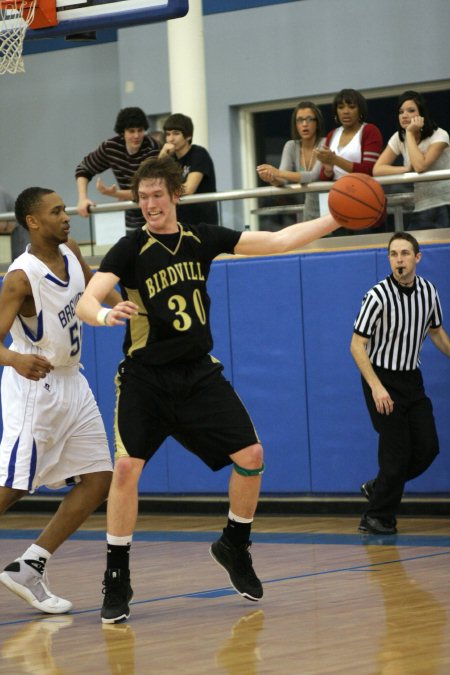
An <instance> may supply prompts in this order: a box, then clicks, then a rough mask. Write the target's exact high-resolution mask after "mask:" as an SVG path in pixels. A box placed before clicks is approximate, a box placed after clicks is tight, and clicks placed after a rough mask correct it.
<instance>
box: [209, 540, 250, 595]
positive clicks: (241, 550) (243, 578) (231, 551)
mask: <svg viewBox="0 0 450 675" xmlns="http://www.w3.org/2000/svg"><path fill="white" fill-rule="evenodd" d="M250 546H251V541H248V542H247V543H246V544H242V545H241V546H233V544H232V543H231V542H230V541H229V540H228V539H227V537H226V536H225V535H222V536H221V537H220V539H218V540H217V541H215V542H214V544H212V545H211V548H210V549H209V552H210V554H211V556H212V558H213V559H214V560H215V561H216V563H218V564H219V565H221V566H222V567H223V568H224V569H225V570H226V571H227V572H228V576H229V578H230V582H231V585H232V586H233V588H234V589H235V590H236V591H237V592H238V593H240V595H242V596H243V597H244V598H247V600H253V601H255V602H256V601H257V600H260V599H261V598H262V596H263V587H262V584H261V582H260V580H259V579H258V577H257V576H256V574H255V570H254V569H253V565H252V556H251V555H250V553H249V548H250Z"/></svg>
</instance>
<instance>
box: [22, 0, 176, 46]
mask: <svg viewBox="0 0 450 675" xmlns="http://www.w3.org/2000/svg"><path fill="white" fill-rule="evenodd" d="M188 9H189V1H188V0H56V16H57V19H58V24H57V25H56V26H52V27H50V28H39V29H37V30H32V29H28V30H27V32H26V38H25V39H27V40H36V39H39V38H53V37H58V36H64V35H68V36H70V35H72V34H74V35H76V34H80V33H88V32H92V31H96V30H101V29H103V28H124V27H128V26H138V25H140V24H145V23H156V22H158V21H166V20H167V19H175V18H177V17H181V16H184V15H185V14H187V12H188Z"/></svg>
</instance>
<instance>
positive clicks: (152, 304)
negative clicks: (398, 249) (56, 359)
mask: <svg viewBox="0 0 450 675" xmlns="http://www.w3.org/2000/svg"><path fill="white" fill-rule="evenodd" d="M133 190H134V198H135V199H136V201H138V202H139V205H140V207H141V210H142V214H143V216H144V218H145V221H146V225H145V226H144V227H143V228H142V229H139V230H137V231H136V232H134V233H133V234H132V235H131V236H130V235H129V236H128V237H123V238H122V239H120V240H119V241H118V242H117V244H115V246H113V248H112V249H111V250H110V251H109V252H108V253H107V254H106V256H105V258H104V259H103V261H102V263H101V265H100V269H99V271H98V272H97V274H95V275H94V278H93V280H92V281H91V282H90V283H89V285H88V287H87V288H86V291H85V293H84V294H83V296H82V297H81V299H80V301H79V302H78V305H77V314H78V315H79V316H80V318H81V319H83V320H84V321H86V322H87V323H90V324H92V325H94V326H96V325H97V326H98V325H107V326H115V325H121V324H123V323H124V322H125V320H129V321H127V328H126V335H125V342H124V352H125V359H124V360H123V361H122V363H121V364H120V366H119V372H118V377H117V406H116V410H117V412H116V415H117V418H116V432H115V444H116V454H115V468H114V474H113V482H112V487H111V491H110V494H109V499H108V514H107V530H108V532H107V545H108V546H107V551H108V553H107V570H106V573H105V578H104V582H103V583H104V586H105V591H104V592H105V597H104V603H103V608H102V621H103V622H104V623H116V622H119V621H124V620H125V619H127V618H128V616H129V607H128V603H129V601H130V599H131V597H132V590H131V585H130V576H129V568H128V558H129V549H130V544H131V539H132V534H133V531H134V527H135V523H136V517H137V511H138V481H139V477H140V475H141V472H142V470H143V468H144V465H145V463H146V462H147V461H148V460H149V459H150V458H151V457H152V455H153V454H154V453H155V452H156V450H157V449H158V447H159V446H160V445H161V443H162V442H163V441H164V439H165V438H166V437H167V436H168V435H171V436H173V437H174V438H175V439H176V440H177V441H179V442H180V443H181V444H182V445H183V446H184V447H186V448H187V449H189V450H190V451H192V452H193V453H195V454H196V455H197V456H198V457H199V458H200V459H202V460H203V461H204V462H205V463H206V464H207V465H208V466H209V467H210V468H211V469H212V470H213V471H217V470H219V469H221V468H223V467H224V466H226V465H228V464H233V470H232V471H231V478H230V485H229V497H230V511H229V517H228V523H227V525H226V527H225V528H224V530H223V534H222V536H221V537H220V539H219V540H218V541H216V542H215V543H214V544H212V546H211V549H210V552H211V555H212V557H213V558H214V559H215V560H216V562H218V563H219V564H220V565H222V567H224V568H225V569H226V571H227V572H228V574H229V577H230V581H231V583H232V585H233V586H234V588H235V589H236V590H237V591H238V593H240V594H241V595H243V596H244V597H246V598H248V599H249V600H258V599H260V598H261V597H262V595H263V589H262V585H261V582H260V581H259V579H258V577H257V576H256V574H255V572H254V570H253V566H252V559H251V556H250V553H249V547H250V530H251V523H252V521H253V516H254V513H255V510H256V506H257V502H258V497H259V490H260V485H261V474H262V473H263V470H264V464H263V449H262V446H261V444H260V442H259V439H258V436H257V434H256V431H255V429H254V427H253V424H252V421H251V419H250V417H249V415H248V413H247V411H246V409H245V407H244V406H243V404H242V402H241V400H240V399H239V397H238V396H237V394H236V393H235V392H234V390H233V388H232V386H231V385H230V383H229V382H228V381H227V380H226V379H225V378H224V377H223V375H222V365H221V364H220V363H219V362H218V361H217V360H216V359H214V358H213V357H212V356H210V354H209V352H210V350H211V348H212V337H211V330H210V325H209V305H210V300H209V296H208V293H207V289H206V281H207V278H208V273H209V270H210V266H211V262H212V260H213V259H214V258H215V257H216V256H218V255H219V254H220V253H237V254H243V255H260V254H261V255H265V254H276V253H283V252H286V251H290V250H293V249H296V248H298V247H300V246H302V245H303V244H305V243H307V242H310V241H312V240H314V239H317V238H319V237H321V236H323V235H325V234H328V233H329V232H332V231H333V230H335V229H336V228H337V227H339V225H338V224H337V223H336V222H335V221H334V220H333V218H332V217H331V216H324V217H322V218H318V219H317V220H313V221H310V222H304V223H298V224H296V225H292V226H290V227H287V228H285V229H284V230H280V231H279V232H251V231H250V232H249V231H245V232H238V231H235V230H231V229H227V228H222V227H217V226H214V225H206V224H198V225H189V226H187V225H185V224H183V223H179V222H177V217H176V205H177V203H178V200H179V198H180V196H181V194H182V192H183V186H182V173H181V169H180V167H179V165H178V164H176V163H175V162H173V161H172V159H170V158H162V159H155V158H151V159H149V160H147V161H145V162H143V164H142V165H141V166H140V168H139V169H138V171H137V173H136V175H135V179H134V184H133ZM117 283H119V284H120V287H121V290H122V296H123V298H124V299H125V303H124V302H122V303H120V304H119V305H117V306H116V307H115V308H113V309H112V310H109V309H107V308H106V307H102V305H101V303H102V302H103V300H104V298H105V297H106V295H107V294H108V292H109V290H110V289H112V288H114V286H115V285H116V284H117Z"/></svg>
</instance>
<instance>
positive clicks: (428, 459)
mask: <svg viewBox="0 0 450 675" xmlns="http://www.w3.org/2000/svg"><path fill="white" fill-rule="evenodd" d="M374 370H375V372H376V374H377V375H378V377H379V378H380V381H381V382H382V384H383V386H384V387H385V388H386V389H387V391H388V392H389V394H390V396H391V398H392V400H393V401H394V409H393V412H392V413H391V414H390V415H381V414H380V413H378V412H377V409H376V407H375V402H374V400H373V396H372V390H371V389H370V387H369V386H368V384H367V383H366V381H365V380H364V379H362V384H363V390H364V396H365V399H366V404H367V408H368V410H369V413H370V417H371V420H372V424H373V426H374V428H375V430H376V431H377V432H378V435H379V441H378V465H379V471H378V475H377V478H376V481H375V486H374V491H373V495H372V497H371V499H370V502H369V508H368V509H367V511H366V515H369V516H372V517H373V518H379V519H381V520H383V521H388V522H395V516H396V513H397V512H398V508H399V506H400V502H401V499H402V495H403V489H404V485H405V483H406V481H408V480H412V479H413V478H417V476H420V475H421V474H422V473H423V472H424V471H426V469H428V467H429V466H430V465H431V463H432V462H433V460H434V459H435V457H436V456H437V455H438V454H439V440H438V436H437V432H436V424H435V421H434V415H433V407H432V405H431V401H430V399H429V398H428V396H427V395H426V394H425V390H424V386H423V379H422V374H421V372H420V370H419V369H416V370H410V371H394V370H386V369H384V368H379V367H377V366H374Z"/></svg>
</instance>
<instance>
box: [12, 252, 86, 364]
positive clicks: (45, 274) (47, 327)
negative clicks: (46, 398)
mask: <svg viewBox="0 0 450 675" xmlns="http://www.w3.org/2000/svg"><path fill="white" fill-rule="evenodd" d="M28 248H29V247H27V250H26V251H25V253H22V255H20V256H19V257H18V258H16V259H15V260H14V262H13V263H12V264H11V265H10V266H9V268H8V272H12V271H13V270H23V271H24V272H25V274H26V275H27V277H28V279H29V282H30V285H31V290H32V293H33V298H34V304H35V306H36V316H33V317H25V316H21V315H17V317H16V318H15V320H14V323H13V325H12V326H11V330H10V332H11V336H12V338H13V343H12V345H11V346H10V349H12V350H13V351H16V352H19V353H21V354H39V355H40V356H45V357H47V359H48V360H49V361H50V363H51V364H52V365H53V366H54V367H55V368H57V367H61V366H63V367H64V366H73V365H76V364H78V363H79V361H80V354H81V321H80V319H78V317H77V316H76V314H75V307H76V304H77V302H78V300H79V298H80V296H81V294H82V293H83V291H84V288H85V280H84V274H83V270H82V268H81V265H80V263H79V261H78V259H77V257H76V256H75V254H74V253H73V252H72V251H71V250H70V248H69V247H68V246H66V245H65V244H61V245H60V247H59V248H60V251H61V253H62V255H63V256H64V261H65V265H66V270H67V275H68V280H67V281H62V280H61V279H58V278H57V277H56V276H55V275H54V274H53V272H52V271H51V270H50V269H49V268H48V267H47V265H46V264H45V263H44V262H42V260H39V259H38V258H36V256H34V255H32V254H31V253H29V252H28Z"/></svg>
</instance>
